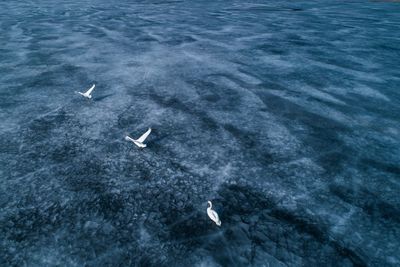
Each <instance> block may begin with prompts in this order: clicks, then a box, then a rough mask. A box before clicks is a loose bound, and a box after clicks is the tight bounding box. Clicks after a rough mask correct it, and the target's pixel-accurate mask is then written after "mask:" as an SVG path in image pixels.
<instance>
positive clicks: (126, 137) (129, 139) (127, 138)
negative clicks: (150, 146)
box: [125, 135, 135, 142]
mask: <svg viewBox="0 0 400 267" xmlns="http://www.w3.org/2000/svg"><path fill="white" fill-rule="evenodd" d="M125 140H126V141H132V142H134V141H135V140H134V139H133V138H131V137H130V136H129V135H127V136H125Z"/></svg>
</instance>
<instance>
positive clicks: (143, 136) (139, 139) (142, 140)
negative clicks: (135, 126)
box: [125, 128, 151, 148]
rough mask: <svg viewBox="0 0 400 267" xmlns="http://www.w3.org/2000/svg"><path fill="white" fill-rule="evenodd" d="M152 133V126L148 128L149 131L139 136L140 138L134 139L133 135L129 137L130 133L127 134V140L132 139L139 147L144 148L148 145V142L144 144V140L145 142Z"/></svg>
mask: <svg viewBox="0 0 400 267" xmlns="http://www.w3.org/2000/svg"><path fill="white" fill-rule="evenodd" d="M150 133H151V128H149V129H148V130H147V132H145V133H144V134H143V135H142V136H141V137H139V138H138V139H136V140H135V139H133V138H131V137H129V135H127V136H125V140H126V141H131V142H133V143H134V144H135V145H137V146H138V147H140V148H144V147H146V146H147V145H146V144H143V142H144V140H146V138H147V136H149V134H150Z"/></svg>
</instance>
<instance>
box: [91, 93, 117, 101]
mask: <svg viewBox="0 0 400 267" xmlns="http://www.w3.org/2000/svg"><path fill="white" fill-rule="evenodd" d="M113 95H115V93H112V94H107V95H101V96H98V97H95V98H93V101H102V100H104V99H106V98H108V97H110V96H113Z"/></svg>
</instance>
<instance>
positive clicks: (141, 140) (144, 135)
mask: <svg viewBox="0 0 400 267" xmlns="http://www.w3.org/2000/svg"><path fill="white" fill-rule="evenodd" d="M150 133H151V128H149V129H148V130H147V132H145V133H144V134H143V135H142V136H141V137H139V139H138V140H136V141H138V142H140V143H143V142H144V140H146V138H147V136H149V134H150Z"/></svg>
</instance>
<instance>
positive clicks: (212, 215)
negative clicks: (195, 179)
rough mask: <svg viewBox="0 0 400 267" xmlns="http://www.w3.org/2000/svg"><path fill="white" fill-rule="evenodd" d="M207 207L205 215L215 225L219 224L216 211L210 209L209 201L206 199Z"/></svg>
mask: <svg viewBox="0 0 400 267" xmlns="http://www.w3.org/2000/svg"><path fill="white" fill-rule="evenodd" d="M207 203H208V205H209V207H208V208H207V215H208V217H210V219H211V220H213V221H214V222H215V224H216V225H218V226H221V220H220V219H219V216H218V213H217V212H216V211H215V210H213V209H212V203H211V201H207Z"/></svg>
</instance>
